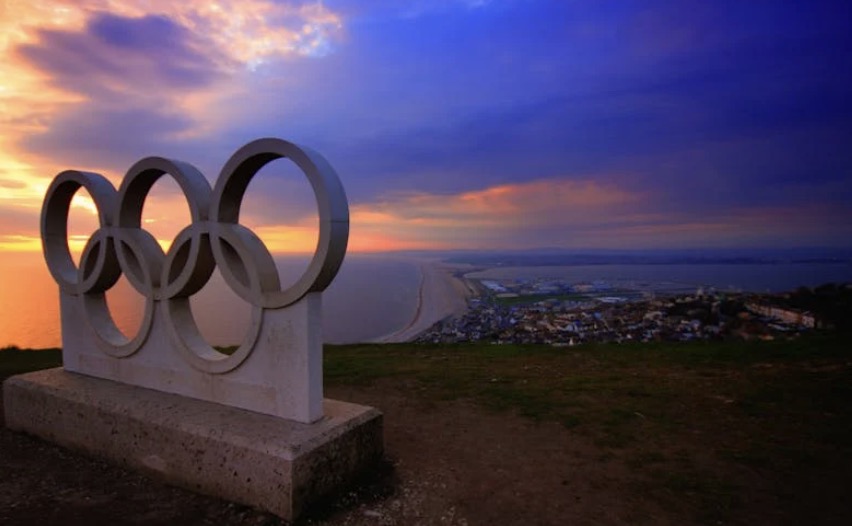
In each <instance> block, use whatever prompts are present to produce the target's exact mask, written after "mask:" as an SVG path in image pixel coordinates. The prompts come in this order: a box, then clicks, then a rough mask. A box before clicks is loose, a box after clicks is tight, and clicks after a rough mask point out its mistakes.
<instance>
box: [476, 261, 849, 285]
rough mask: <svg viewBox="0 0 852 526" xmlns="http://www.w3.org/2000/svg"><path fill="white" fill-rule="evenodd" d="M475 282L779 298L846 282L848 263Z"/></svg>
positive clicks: (604, 268)
mask: <svg viewBox="0 0 852 526" xmlns="http://www.w3.org/2000/svg"><path fill="white" fill-rule="evenodd" d="M467 276H468V277H470V278H477V279H498V280H499V279H507V280H513V279H554V280H557V279H558V280H563V281H565V282H567V283H588V282H594V281H598V280H599V281H604V282H607V283H609V284H610V285H613V286H617V285H628V286H633V287H639V288H648V289H653V290H659V291H688V290H692V291H694V290H696V289H697V288H699V287H704V288H708V287H712V288H715V289H717V290H719V291H738V292H739V291H744V292H783V291H788V290H793V289H795V288H797V287H800V286H805V287H815V286H818V285H821V284H823V283H828V282H852V264H850V263H751V264H703V265H692V264H679V265H662V264H661V265H576V266H540V267H496V268H491V269H487V270H484V271H480V272H474V273H471V274H468V275H467Z"/></svg>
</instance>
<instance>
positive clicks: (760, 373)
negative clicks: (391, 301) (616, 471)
mask: <svg viewBox="0 0 852 526" xmlns="http://www.w3.org/2000/svg"><path fill="white" fill-rule="evenodd" d="M850 343H852V342H850V341H849V339H848V337H846V338H844V337H840V336H832V335H825V334H813V335H811V336H809V337H807V338H802V339H799V340H793V341H775V342H724V343H706V342H697V343H690V344H683V343H677V344H675V343H672V344H668V343H661V344H631V345H590V346H583V347H577V348H568V349H566V348H561V349H555V348H552V347H548V346H534V345H529V346H527V345H524V346H522V345H485V344H476V345H464V344H460V345H420V344H394V345H347V346H327V347H326V349H325V363H324V365H325V369H324V370H325V382H326V385H328V386H343V385H355V386H362V387H363V388H364V389H370V388H371V387H372V386H374V385H376V384H381V385H388V386H391V387H394V386H397V387H399V389H404V390H405V391H406V392H410V393H411V396H413V397H417V398H418V399H423V400H427V401H430V402H433V403H434V404H435V407H437V408H440V403H442V402H444V401H446V400H454V399H465V400H472V401H474V402H476V403H478V404H479V405H481V406H482V407H483V408H484V409H485V410H487V411H496V412H514V413H516V414H519V415H522V416H524V417H526V418H530V419H533V420H536V421H552V422H558V423H560V424H561V425H563V426H564V427H566V428H568V429H570V431H571V433H576V434H577V436H578V437H584V438H585V439H587V440H588V441H589V442H590V443H592V444H594V445H595V446H596V447H597V448H599V449H600V458H601V459H602V461H603V460H607V461H608V460H612V459H614V460H615V461H619V462H623V463H624V464H625V465H626V466H627V467H628V468H629V469H630V472H631V474H632V475H631V476H632V479H633V483H635V488H636V491H638V492H640V493H641V494H644V495H645V496H646V497H647V498H649V499H656V500H659V501H660V502H662V503H664V504H665V505H666V506H677V507H679V506H688V507H689V509H691V510H696V511H695V514H696V516H695V520H696V522H700V523H713V524H715V523H719V522H723V523H724V522H730V521H731V520H733V519H735V518H736V517H739V515H738V513H739V510H741V508H742V507H743V506H747V501H748V499H743V498H741V495H742V493H743V491H744V488H745V485H746V484H753V483H755V482H754V481H769V482H768V483H767V484H768V486H769V488H770V489H769V491H770V492H772V495H773V498H775V499H777V502H778V503H779V504H778V506H780V507H783V508H784V513H785V515H784V516H786V517H790V518H791V520H793V522H797V521H798V519H801V521H807V520H808V518H809V514H813V513H819V510H818V509H815V508H814V505H809V504H808V502H811V503H814V502H822V501H825V500H826V499H834V500H835V501H837V502H844V499H845V497H844V496H843V491H842V488H847V487H849V485H850V484H852V345H850ZM59 363H60V355H59V351H58V350H57V349H52V350H48V351H42V352H32V351H23V350H20V349H15V348H7V349H2V350H0V378H2V377H6V376H9V375H11V374H17V373H19V372H24V371H26V370H33V369H40V368H44V367H52V366H56V365H59ZM438 410H439V409H438ZM748 481H751V482H748ZM815 488H816V489H815ZM798 495H810V496H811V497H810V500H808V499H803V498H797V496H798ZM744 501H745V502H744ZM809 506H810V507H809Z"/></svg>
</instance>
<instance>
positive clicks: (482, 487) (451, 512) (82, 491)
mask: <svg viewBox="0 0 852 526" xmlns="http://www.w3.org/2000/svg"><path fill="white" fill-rule="evenodd" d="M326 395H327V396H329V397H332V398H339V399H343V400H348V401H353V402H358V403H363V404H369V405H373V406H376V407H379V408H380V409H381V410H382V411H383V412H384V413H385V443H386V456H387V461H386V462H385V463H384V465H382V466H379V467H377V469H376V470H375V471H374V472H373V473H371V474H369V475H368V476H366V477H365V479H364V480H363V481H361V483H360V484H359V485H357V486H356V487H354V488H353V489H352V490H350V491H349V492H347V493H344V494H341V495H337V496H335V497H333V498H330V499H329V500H328V501H327V502H325V503H322V504H320V505H318V506H315V507H314V509H313V510H312V511H311V512H310V514H309V515H308V516H306V517H304V518H302V519H301V520H300V523H302V524H323V525H334V526H337V525H383V524H387V525H392V524H414V525H419V524H422V525H433V524H434V525H439V524H440V525H480V524H482V525H486V524H508V525H513V524H518V525H520V524H524V525H528V524H529V525H536V524H540V525H565V524H578V525H585V524H664V525H665V524H696V523H709V524H718V523H721V522H719V521H718V520H716V519H715V518H714V515H713V514H706V513H704V511H703V510H701V509H700V506H699V507H696V506H695V504H694V502H691V501H690V500H689V499H684V498H683V493H682V492H681V491H679V492H673V493H672V494H671V495H670V496H667V495H665V494H663V495H660V494H659V492H657V493H655V494H654V495H652V496H651V495H649V494H648V493H647V492H646V491H645V489H644V485H643V475H642V474H641V470H638V471H637V470H635V469H633V467H632V466H631V460H630V459H634V460H633V461H635V459H636V458H637V454H638V453H641V452H640V451H636V449H637V448H640V447H641V446H638V445H636V446H627V447H625V448H620V449H617V450H612V449H610V448H603V447H601V446H600V445H599V444H596V443H595V442H594V441H592V440H591V439H590V438H588V437H585V436H583V435H582V434H578V433H576V432H574V431H572V430H571V429H570V428H566V427H565V426H563V425H561V424H558V423H554V422H536V421H534V420H531V419H529V418H524V417H521V416H517V415H513V414H510V413H498V412H493V411H490V410H488V409H484V408H483V407H482V406H480V405H477V404H475V403H473V402H470V401H466V400H455V401H446V402H444V401H436V400H434V399H426V398H423V397H418V396H417V386H416V385H415V384H414V383H412V384H411V385H409V384H407V381H406V380H399V379H397V380H382V381H379V382H378V383H376V384H373V385H370V386H343V387H334V388H331V389H327V392H326ZM0 402H2V399H0ZM705 440H712V437H710V438H708V437H704V436H698V435H696V437H695V439H694V441H693V442H692V443H686V444H685V443H679V444H672V446H671V447H672V450H673V451H674V450H678V451H688V452H689V453H688V454H689V455H690V459H689V460H690V462H692V463H697V464H698V465H700V466H701V467H702V469H704V470H709V471H716V470H717V469H724V472H723V473H722V474H721V476H727V477H732V478H736V479H737V482H738V485H739V487H741V488H746V490H745V491H746V494H745V495H740V496H739V497H738V499H737V502H738V503H737V506H738V509H737V512H736V514H735V515H734V517H735V518H734V519H733V520H732V521H730V522H733V523H738V524H784V523H790V524H795V523H803V522H802V521H805V522H808V523H812V524H813V523H837V524H841V523H843V522H842V521H843V520H844V517H845V518H849V516H850V513H849V512H848V510H846V511H845V512H844V510H824V512H825V515H822V516H821V517H808V516H807V515H806V513H807V507H806V506H805V507H803V508H802V509H801V510H800V509H798V508H796V506H797V504H796V503H795V502H781V501H780V499H779V498H778V497H775V496H773V495H775V494H777V492H776V493H773V492H772V491H769V490H771V489H772V488H771V487H770V486H772V485H773V484H776V483H778V481H772V480H766V479H765V478H764V477H761V475H760V473H759V472H757V471H750V470H748V469H747V468H742V469H738V470H736V471H731V470H730V468H726V467H724V466H719V465H715V464H714V462H715V461H714V460H713V459H712V458H711V457H709V456H708V457H707V458H703V457H702V454H701V451H702V447H701V444H702V442H703V441H705ZM0 474H2V476H0V524H2V525H5V526H13V525H29V524H37V525H39V526H49V525H54V524H56V525H60V524H61V525H64V526H67V525H82V524H85V525H93V524H139V525H166V524H169V525H170V524H186V525H202V524H217V525H218V524H249V525H261V524H268V525H273V524H280V521H279V520H278V519H277V518H275V517H273V516H271V515H269V514H266V513H263V512H260V511H257V510H254V509H251V508H246V507H243V506H239V505H235V504H230V503H227V502H223V501H221V500H217V499H214V498H209V497H204V496H201V495H197V494H194V493H191V492H188V491H184V490H181V489H178V488H173V487H170V486H167V485H164V484H161V483H159V482H157V481H153V480H150V479H147V478H145V477H142V476H139V475H136V474H134V473H131V472H128V471H125V470H122V469H119V468H117V467H114V466H111V465H109V464H106V463H104V462H101V461H98V460H94V459H91V458H88V457H85V456H83V455H79V454H76V453H73V452H69V451H66V450H63V449H61V448H58V447H55V446H53V445H50V444H48V443H45V442H42V441H40V440H37V439H34V438H31V437H28V436H25V435H21V434H18V433H14V432H11V431H9V430H8V429H6V428H5V427H0ZM837 491H838V492H840V493H842V492H844V491H845V489H844V488H837ZM803 498H804V499H807V498H808V496H807V495H804V496H803ZM832 514H834V516H836V517H837V520H832V516H833V515H832ZM808 519H813V520H808ZM726 523H727V522H726Z"/></svg>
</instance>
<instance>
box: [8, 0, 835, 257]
mask: <svg viewBox="0 0 852 526" xmlns="http://www.w3.org/2000/svg"><path fill="white" fill-rule="evenodd" d="M850 11H852V7H850V6H849V5H848V4H847V3H844V2H839V1H826V0H821V1H815V2H809V3H807V4H803V3H801V2H794V1H778V2H771V3H765V2H758V3H742V5H739V4H731V3H723V2H697V1H687V2H674V1H661V0H652V1H649V2H642V3H641V4H636V3H633V2H622V1H612V2H594V3H592V2H582V3H581V2H551V1H546V0H490V1H489V0H485V1H483V0H477V1H472V0H441V1H436V2H423V1H420V0H407V1H406V0H403V1H389V0H388V1H385V0H380V1H376V2H358V1H355V0H345V1H344V0H340V1H333V0H327V1H302V2H300V1H272V0H245V1H234V2H211V1H204V2H197V1H188V2H166V1H160V0H154V1H147V0H146V1H143V0H128V1H124V2H114V1H110V0H83V1H70V0H43V1H38V2H5V3H3V4H2V6H0V58H2V60H0V118H2V122H3V126H2V127H0V252H2V253H5V254H12V253H37V252H40V251H41V240H40V234H39V216H40V210H41V204H42V200H43V199H44V195H45V191H46V190H47V188H48V185H49V184H50V181H51V179H52V178H53V177H54V176H55V175H56V174H57V173H59V172H61V171H63V170H66V169H80V170H87V171H94V172H98V173H102V174H103V175H105V176H106V177H107V178H108V179H109V180H110V181H111V182H112V183H113V184H114V185H115V186H116V187H117V186H118V185H119V184H120V182H121V179H122V177H123V175H124V173H125V172H126V170H127V169H128V168H129V167H130V166H131V165H132V164H133V163H134V162H136V161H137V160H139V159H141V158H143V157H146V156H151V155H157V156H163V157H169V158H175V159H180V160H183V161H186V162H189V163H192V164H193V165H195V166H197V167H198V168H199V170H201V171H202V173H204V174H205V175H206V176H207V178H208V179H209V181H210V182H211V184H213V183H214V182H215V178H216V177H217V174H218V173H219V170H220V169H221V166H222V165H223V163H224V162H225V161H226V160H227V159H228V157H229V156H230V155H231V154H232V153H233V152H234V151H235V150H236V149H237V148H239V147H240V146H242V145H243V144H245V143H246V142H248V141H251V140H253V139H255V138H259V137H281V138H283V139H286V140H290V141H293V142H296V143H298V144H301V145H305V146H308V147H310V148H312V149H314V150H316V151H318V152H320V153H322V154H323V155H324V156H325V157H326V158H327V159H328V161H329V162H330V163H331V164H332V165H333V166H334V167H335V169H336V171H337V172H338V174H339V175H340V178H341V180H342V182H343V184H344V187H345V189H346V192H347V195H348V199H349V203H350V217H351V237H350V244H349V247H350V250H351V251H353V252H384V251H399V250H455V249H465V250H468V249H528V248H536V247H557V248H565V249H590V248H591V249H646V248H649V249H655V248H667V249H671V248H697V247H793V246H796V247H802V246H806V247H839V248H849V247H850V246H852V243H850V241H849V240H850V239H852V206H850V204H849V203H850V202H852V133H850V131H852V130H851V129H850V128H852V124H850V123H852V121H850V119H849V116H850V115H852V102H850V99H849V97H848V96H847V94H848V93H849V91H850V88H852V74H851V73H850V72H852V67H850V64H849V58H848V57H849V56H852V54H851V53H850V51H852V37H850V34H849V32H848V28H847V27H846V24H845V23H844V22H843V21H844V20H848V19H849V18H850V17H852V12H850ZM287 163H288V161H284V160H282V161H276V162H274V163H272V164H271V165H270V166H269V167H268V168H265V169H264V171H263V172H262V173H261V174H260V176H261V177H259V178H258V181H257V182H256V183H255V182H254V181H253V182H252V185H251V186H250V187H249V191H248V192H247V196H246V199H247V201H246V203H245V205H244V209H243V214H242V217H241V220H242V221H243V222H244V224H246V226H249V227H250V228H252V229H253V230H254V231H255V233H257V234H258V236H260V237H261V239H263V240H264V242H265V243H266V244H267V246H268V247H269V248H270V250H271V251H272V252H275V253H282V254H286V253H310V252H312V251H313V250H314V247H315V246H316V243H317V231H316V225H317V212H316V207H315V203H314V202H313V200H312V196H311V194H310V188H309V185H308V184H307V182H306V181H305V180H304V178H303V177H302V176H301V174H300V173H299V172H298V170H295V169H294V168H293V167H292V166H289V165H287ZM167 179H168V178H167V177H165V178H164V180H163V181H162V183H161V182H158V183H157V184H156V185H155V188H154V191H152V193H151V195H150V196H149V198H148V200H147V201H146V205H145V216H144V226H145V228H146V229H147V230H149V231H150V232H151V233H152V234H154V236H155V237H156V238H157V240H158V241H159V242H160V244H161V246H163V248H164V249H166V248H168V246H169V244H170V243H171V241H172V240H173V239H174V236H175V235H176V234H177V232H179V231H180V230H181V229H182V228H183V227H184V226H186V224H187V221H189V215H188V212H187V205H186V202H185V199H183V197H182V195H181V193H180V191H179V189H178V187H177V186H176V185H175V184H174V183H173V181H168V180H167ZM96 227H97V210H96V208H95V207H94V204H93V201H92V200H91V198H89V196H87V195H86V194H85V192H83V191H81V192H80V193H79V194H78V196H77V197H76V198H75V199H74V201H73V203H72V210H71V220H70V226H69V246H70V248H71V250H72V252H74V253H75V254H76V257H79V252H80V250H82V247H83V246H84V245H85V243H86V240H87V239H88V236H89V235H90V234H91V232H92V231H93V230H94V229H95V228H96Z"/></svg>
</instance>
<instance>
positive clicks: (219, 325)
mask: <svg viewBox="0 0 852 526" xmlns="http://www.w3.org/2000/svg"><path fill="white" fill-rule="evenodd" d="M276 263H277V264H278V269H279V274H280V275H281V280H282V285H287V284H290V283H292V282H294V281H295V280H296V279H298V276H300V275H301V273H302V272H303V271H304V269H305V268H306V267H307V263H308V260H307V258H304V257H297V256H288V257H279V258H277V259H276ZM421 265H422V259H421V258H415V257H410V256H404V255H396V254H390V255H388V254H381V255H363V254H349V255H347V257H346V260H345V261H344V263H343V266H342V267H341V269H340V273H339V274H338V276H337V278H336V279H335V281H334V282H333V283H332V285H331V286H330V287H329V288H328V289H327V290H326V292H325V294H324V296H323V336H324V340H325V341H326V342H327V343H353V342H364V341H370V340H373V339H377V338H380V337H381V336H383V335H386V334H390V333H393V332H395V331H397V330H399V329H401V328H403V327H405V326H406V325H407V324H408V323H410V322H411V320H412V319H413V317H414V316H415V313H416V310H417V301H418V289H419V287H420V283H421V279H420V273H421ZM467 276H468V277H470V278H476V279H529V280H537V279H552V280H560V281H563V282H566V283H594V282H599V283H601V282H602V283H607V284H610V285H612V286H613V287H619V286H624V287H633V288H638V289H643V288H644V289H648V290H654V291H659V292H672V293H674V292H688V291H693V290H697V289H698V288H712V289H716V290H719V291H751V292H781V291H786V290H792V289H795V288H797V287H799V286H808V287H814V286H818V285H820V284H823V283H827V282H852V264H850V263H849V262H848V261H846V262H802V263H746V264H721V263H720V264H613V265H606V264H603V265H561V266H554V265H550V266H517V267H494V268H479V269H471V273H469V274H468V275H467ZM58 303H59V301H58V289H57V285H56V283H55V282H54V281H53V278H52V277H51V276H50V274H49V272H48V271H47V268H46V266H45V264H44V261H43V259H42V256H41V255H40V254H8V253H7V254H4V256H3V258H2V260H0V347H3V346H7V345H16V346H19V347H30V348H45V347H58V346H60V345H61V337H60V329H59V309H58ZM107 303H108V305H109V307H110V311H111V313H112V316H113V319H114V320H115V322H116V325H117V326H118V327H119V329H121V330H122V331H123V332H124V333H125V334H128V335H133V334H135V333H136V330H137V329H138V327H139V324H140V322H141V313H142V307H143V298H142V297H141V295H140V294H139V293H137V292H136V291H135V290H134V289H133V288H132V287H131V286H130V284H129V283H128V282H127V281H126V280H125V279H124V278H122V279H121V280H120V281H119V283H118V284H117V285H116V286H115V287H113V289H111V290H110V291H109V292H108V293H107ZM191 304H192V309H193V315H194V317H195V319H196V322H197V324H198V326H199V329H200V331H201V333H202V335H203V336H204V337H205V339H206V340H207V341H208V342H209V343H211V344H212V345H234V344H238V343H239V342H240V340H241V339H242V337H243V335H244V334H245V331H246V329H247V328H248V322H249V316H250V306H249V305H248V304H247V303H245V302H244V301H243V300H242V299H240V298H239V297H238V296H236V294H235V293H234V292H232V291H231V289H230V288H229V287H228V286H227V284H226V283H225V282H224V280H223V279H222V277H221V275H219V273H218V271H217V272H216V273H214V275H213V278H212V279H211V280H210V282H209V283H208V284H207V285H206V286H205V287H204V289H202V290H201V291H200V292H199V293H198V294H196V295H195V296H193V297H192V300H191Z"/></svg>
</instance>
